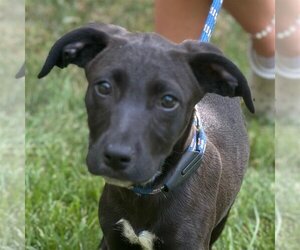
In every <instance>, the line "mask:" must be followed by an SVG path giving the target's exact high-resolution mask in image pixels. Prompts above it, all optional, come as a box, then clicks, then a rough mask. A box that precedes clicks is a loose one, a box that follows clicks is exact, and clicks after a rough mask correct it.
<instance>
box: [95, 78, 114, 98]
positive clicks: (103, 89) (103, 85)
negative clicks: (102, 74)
mask: <svg viewBox="0 0 300 250" xmlns="http://www.w3.org/2000/svg"><path fill="white" fill-rule="evenodd" d="M95 90H96V93H97V94H98V95H109V94H110V93H111V91H112V87H111V84H110V83H109V82H106V81H102V82H99V83H97V84H96V85H95Z"/></svg>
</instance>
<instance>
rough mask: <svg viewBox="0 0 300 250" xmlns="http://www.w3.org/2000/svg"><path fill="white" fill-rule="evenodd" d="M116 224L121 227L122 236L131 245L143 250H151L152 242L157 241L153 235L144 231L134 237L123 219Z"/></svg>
mask: <svg viewBox="0 0 300 250" xmlns="http://www.w3.org/2000/svg"><path fill="white" fill-rule="evenodd" d="M116 224H118V225H122V235H123V236H124V237H125V238H126V239H128V241H129V242H130V243H131V244H138V245H140V246H141V247H142V249H143V250H153V245H154V241H155V240H156V239H157V237H156V235H155V234H153V233H151V232H149V231H146V230H144V231H141V232H140V233H139V235H136V233H135V232H134V230H133V228H132V226H131V225H130V223H129V221H127V220H125V219H121V220H119V221H118V222H117V223H116Z"/></svg>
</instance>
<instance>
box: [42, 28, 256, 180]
mask: <svg viewBox="0 0 300 250" xmlns="http://www.w3.org/2000/svg"><path fill="white" fill-rule="evenodd" d="M68 64H75V65H77V66H79V67H82V68H84V69H85V72H86V77H87V80H88V88H87V93H86V98H85V103H86V108H87V113H88V125H89V129H90V145H89V152H88V156H87V165H88V168H89V171H90V172H91V173H93V174H97V175H102V176H104V177H106V178H107V179H108V180H110V181H116V180H117V182H118V184H119V185H120V184H122V185H132V184H141V183H145V182H147V181H149V180H151V179H153V177H155V176H156V175H158V174H159V173H160V171H161V167H162V163H163V162H164V160H165V159H166V158H167V157H168V156H169V155H170V154H171V152H172V150H173V148H174V146H175V145H176V143H177V142H178V141H179V140H181V139H182V136H183V135H184V134H185V132H186V130H187V128H188V125H189V123H190V121H191V119H192V114H193V108H194V106H195V105H196V103H197V102H199V101H200V99H201V98H202V97H203V96H204V95H205V94H206V93H216V94H219V95H222V96H229V97H234V96H241V97H243V99H244V101H245V103H246V106H247V107H248V108H249V110H250V111H252V112H253V111H254V108H253V103H252V100H251V94H250V91H249V87H248V85H247V82H246V80H245V78H244V76H243V75H242V73H241V72H240V71H239V70H238V68H237V67H236V66H235V65H234V64H233V63H232V62H231V61H229V60H228V59H226V58H225V57H224V56H223V55H222V54H221V52H220V51H219V50H218V49H216V48H215V47H214V46H212V45H210V44H207V43H200V44H199V43H198V42H196V41H186V42H184V43H182V44H179V45H176V44H173V43H171V42H169V41H167V40H165V39H163V38H162V37H160V36H159V35H157V34H154V33H130V32H127V31H126V30H125V29H123V28H120V27H118V26H114V25H105V24H90V25H88V26H85V27H82V28H79V29H76V30H74V31H71V32H70V33H67V34H66V35H64V36H63V37H62V38H60V39H59V40H58V41H57V42H56V43H55V44H54V46H53V47H52V49H51V51H50V52H49V55H48V58H47V60H46V62H45V65H44V66H43V68H42V71H41V72H40V74H39V78H42V77H44V76H46V75H47V74H48V73H49V72H50V71H51V69H52V68H53V67H54V66H58V67H60V68H64V67H66V66H68Z"/></svg>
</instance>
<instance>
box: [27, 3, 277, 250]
mask: <svg viewBox="0 0 300 250" xmlns="http://www.w3.org/2000/svg"><path fill="white" fill-rule="evenodd" d="M152 9H153V3H152V1H150V0H147V1H138V0H130V1H124V0H123V1H122V0H110V1H108V0H106V1H101V2H98V1H63V0H56V1H55V0H47V1H43V3H41V2H40V1H37V0H28V1H27V19H26V21H27V27H26V31H27V38H26V46H27V48H26V51H27V61H26V63H27V70H28V72H29V73H28V75H27V78H26V125H27V127H26V156H27V158H26V159H27V160H26V249H28V250H29V249H32V250H33V249H87V250H90V249H95V248H96V246H97V244H98V242H99V239H100V237H101V231H100V229H99V225H98V219H97V207H98V199H99V196H100V194H101V190H102V187H103V185H104V183H103V180H102V179H101V178H100V177H94V176H91V175H90V174H89V173H88V171H87V169H86V166H85V156H86V152H87V135H88V131H87V126H86V114H85V106H84V102H83V98H84V94H85V88H86V82H85V79H84V74H83V72H82V71H81V70H79V69H77V68H75V67H69V68H68V69H66V70H64V71H59V70H57V69H55V70H53V72H52V73H51V74H50V75H49V76H48V77H47V78H46V79H45V80H41V81H38V80H37V79H36V75H37V73H38V71H39V69H40V68H41V66H42V64H43V62H44V59H45V57H46V55H47V53H48V49H49V48H50V46H51V45H52V43H53V42H54V41H55V39H57V38H58V37H59V36H60V35H62V34H63V33H64V32H66V31H68V30H70V29H72V28H74V27H77V26H80V25H81V24H84V23H86V22H88V21H91V20H94V21H105V22H110V23H115V24H118V25H122V26H125V27H127V28H128V29H130V30H140V31H152V30H153V11H152ZM213 42H214V43H215V44H217V45H218V46H219V47H220V48H222V49H223V50H224V51H225V54H226V55H228V56H229V57H230V58H232V59H233V60H234V61H235V62H236V63H237V64H238V65H239V66H240V67H241V68H242V70H243V71H244V72H245V73H246V74H247V73H248V65H247V59H246V50H247V36H246V35H245V34H243V33H242V32H241V29H240V28H239V27H238V26H237V25H236V24H235V23H234V21H233V20H232V19H231V18H230V17H228V16H227V15H222V17H221V18H220V19H219V23H218V29H217V30H216V32H215V33H214V38H213ZM248 128H249V136H250V139H251V150H252V154H251V159H250V163H249V165H250V167H249V169H248V172H247V175H246V178H245V181H244V184H243V187H242V190H241V192H240V194H239V196H238V198H237V201H236V203H235V205H234V207H233V209H232V212H231V215H230V218H229V221H228V224H227V226H226V229H225V231H224V233H223V235H222V237H221V239H220V240H219V241H218V243H217V244H216V246H215V249H237V250H240V249H249V250H250V249H259V250H260V249H264V250H265V249H267V250H268V249H274V240H275V236H274V231H275V225H274V217H275V212H274V207H275V205H274V143H273V138H274V128H273V125H272V124H270V123H268V122H266V121H260V120H258V119H254V118H253V117H251V118H248Z"/></svg>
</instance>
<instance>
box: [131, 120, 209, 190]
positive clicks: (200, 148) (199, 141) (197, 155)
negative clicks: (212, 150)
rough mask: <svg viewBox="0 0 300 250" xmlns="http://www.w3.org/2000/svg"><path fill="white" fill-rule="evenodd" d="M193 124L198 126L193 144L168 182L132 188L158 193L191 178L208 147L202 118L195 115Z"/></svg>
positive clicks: (133, 188)
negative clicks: (154, 185) (155, 185)
mask: <svg viewBox="0 0 300 250" xmlns="http://www.w3.org/2000/svg"><path fill="white" fill-rule="evenodd" d="M193 126H194V127H195V128H196V129H195V132H194V135H193V139H192V142H191V144H190V145H189V146H188V148H187V149H186V151H185V152H184V153H183V155H182V157H181V158H180V161H179V162H178V164H177V166H176V169H175V171H174V173H173V175H172V176H170V177H169V178H168V179H167V180H166V182H165V183H164V184H163V185H161V186H159V187H156V188H154V187H153V182H152V183H150V184H148V185H146V186H133V187H132V188H131V190H132V191H133V192H135V193H136V194H138V195H149V194H157V193H160V192H168V191H170V190H173V189H174V188H175V187H177V186H178V185H179V184H181V183H182V182H183V181H185V180H186V179H187V178H189V177H190V176H191V175H192V174H193V173H195V172H196V171H197V169H198V168H199V167H200V166H201V162H202V158H203V155H204V152H205V148H206V135H205V132H204V129H203V127H202V124H201V120H200V118H199V117H198V116H197V115H195V117H194V122H193Z"/></svg>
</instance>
